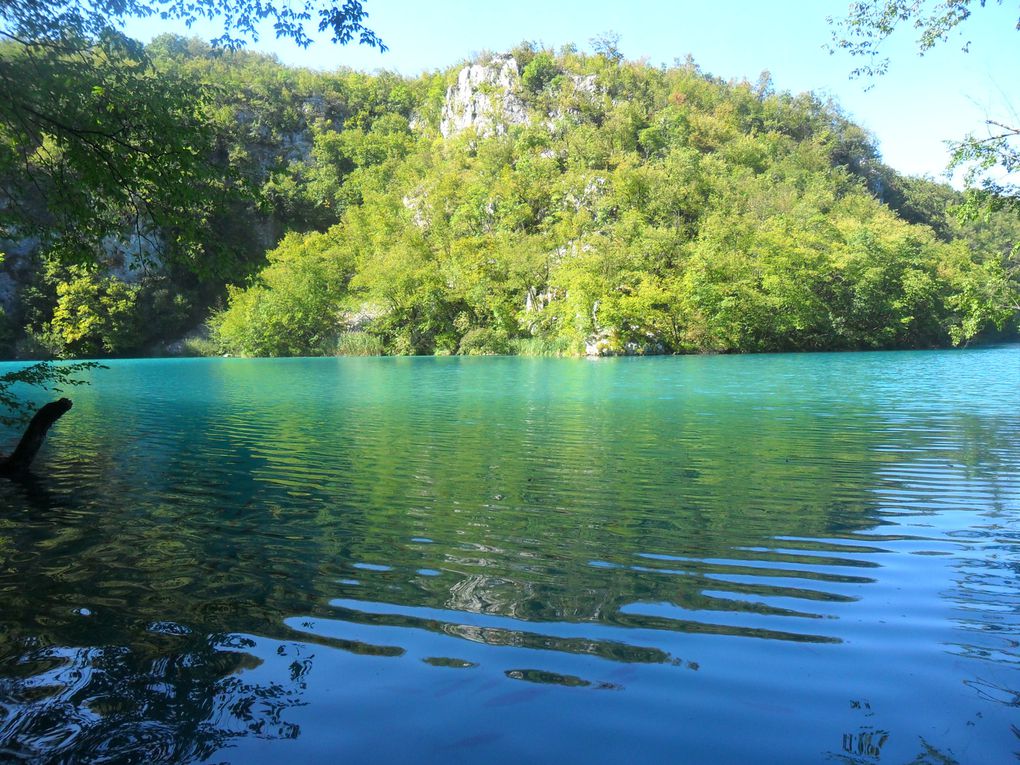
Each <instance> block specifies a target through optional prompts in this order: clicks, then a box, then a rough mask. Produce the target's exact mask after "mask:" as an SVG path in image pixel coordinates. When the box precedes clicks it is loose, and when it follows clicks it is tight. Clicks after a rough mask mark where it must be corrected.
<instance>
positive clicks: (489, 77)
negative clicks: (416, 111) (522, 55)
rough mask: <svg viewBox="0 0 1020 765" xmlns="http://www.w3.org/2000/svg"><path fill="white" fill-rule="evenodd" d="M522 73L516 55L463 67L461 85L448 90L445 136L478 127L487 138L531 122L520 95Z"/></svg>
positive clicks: (441, 126) (442, 130) (443, 123)
mask: <svg viewBox="0 0 1020 765" xmlns="http://www.w3.org/2000/svg"><path fill="white" fill-rule="evenodd" d="M519 87H520V76H519V75H518V73H517V61H516V59H514V57H513V56H497V57H496V58H494V59H492V61H490V62H489V63H488V64H472V65H471V66H466V67H464V68H463V69H461V70H460V74H458V75H457V84H456V85H454V86H453V87H451V88H449V89H448V90H447V91H446V103H444V104H443V116H442V119H441V120H440V123H439V132H440V133H442V135H443V137H444V138H449V137H450V136H454V135H457V134H458V133H462V132H464V131H465V130H468V129H469V128H474V129H475V130H476V131H478V134H479V135H480V136H482V137H484V138H488V137H491V136H494V135H503V134H504V133H506V131H507V128H509V127H510V126H511V125H525V124H527V123H528V109H527V107H526V106H525V105H524V102H523V101H522V100H521V98H520V96H519V95H517V94H518V91H519Z"/></svg>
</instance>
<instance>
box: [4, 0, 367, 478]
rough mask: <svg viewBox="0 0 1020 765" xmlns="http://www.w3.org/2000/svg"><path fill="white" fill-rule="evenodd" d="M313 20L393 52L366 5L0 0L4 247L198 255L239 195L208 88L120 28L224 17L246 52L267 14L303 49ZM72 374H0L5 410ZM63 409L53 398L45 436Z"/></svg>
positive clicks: (77, 257)
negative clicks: (224, 159) (18, 388)
mask: <svg viewBox="0 0 1020 765" xmlns="http://www.w3.org/2000/svg"><path fill="white" fill-rule="evenodd" d="M313 16H314V17H315V18H316V19H317V21H318V30H319V31H320V32H330V33H331V35H332V39H333V42H335V43H339V44H341V45H343V44H347V43H349V42H351V41H353V40H354V39H355V38H357V39H358V40H359V42H361V43H363V44H366V45H370V46H373V47H378V48H380V49H381V50H385V45H384V44H383V42H382V40H381V39H380V38H379V37H378V36H377V35H376V34H375V32H373V31H372V30H371V29H369V28H368V27H366V26H365V24H364V22H365V20H366V18H367V14H366V12H365V10H364V7H363V4H362V3H361V2H359V1H358V0H342V2H340V0H337V1H336V2H330V1H329V0H326V1H325V2H313V0H299V2H296V3H288V2H274V1H273V0H268V2H267V1H265V0H42V1H40V0H0V242H2V241H3V240H8V241H10V240H15V241H17V240H22V241H24V240H26V239H28V240H31V239H35V240H37V241H38V242H39V243H40V246H42V247H46V248H48V249H50V250H51V251H55V252H56V253H57V254H58V255H59V256H60V258H61V259H62V260H64V261H67V262H79V263H91V264H94V263H96V262H97V261H99V260H100V258H101V253H102V252H103V248H104V244H105V243H106V242H107V241H108V240H109V239H110V238H114V239H118V240H121V241H123V240H127V241H129V242H130V244H131V245H132V246H133V247H134V249H135V250H136V253H137V255H138V256H140V257H141V258H143V259H144V258H146V257H150V256H151V255H152V254H153V253H154V252H158V253H159V254H160V255H161V256H162V257H164V259H165V258H166V257H169V256H178V257H180V256H184V257H186V256H188V255H189V254H194V252H195V250H196V248H198V247H199V246H200V242H199V241H198V235H199V233H200V232H201V231H202V225H201V224H202V222H203V220H204V216H206V215H208V214H209V211H210V210H211V209H212V207H213V204H214V202H215V201H216V200H217V199H218V198H221V197H222V196H223V195H229V194H232V193H237V192H238V191H239V189H238V188H237V187H236V184H232V183H231V179H229V178H226V177H224V175H223V172H222V167H221V166H220V165H219V164H218V163H217V161H216V140H215V135H214V134H213V132H212V131H211V130H210V129H209V125H210V124H211V122H210V121H208V120H205V119H203V109H204V106H205V104H206V101H207V99H206V92H205V91H206V89H205V86H204V85H203V84H202V83H200V82H197V81H195V80H192V79H188V78H185V77H179V76H170V75H169V74H167V73H165V72H164V73H160V74H159V75H158V76H157V74H156V72H155V71H154V69H153V67H152V64H151V62H150V61H149V60H148V57H147V56H146V53H145V50H144V48H143V47H142V46H141V44H139V43H137V42H134V41H132V40H130V39H128V38H127V37H125V36H124V35H123V34H121V33H120V31H119V30H120V28H121V27H122V26H123V24H124V21H125V20H126V19H128V18H132V17H134V18H150V17H158V18H162V19H177V20H183V21H185V22H186V23H187V24H189V25H190V24H192V23H193V22H195V21H198V20H200V19H205V20H216V19H218V20H220V21H221V22H222V29H223V32H222V34H221V35H220V36H219V37H217V38H216V40H215V41H214V42H215V43H217V44H219V45H221V46H224V47H227V48H238V47H241V46H243V45H244V44H245V43H246V42H248V41H254V40H257V39H258V34H259V25H260V24H262V23H263V22H270V23H272V27H273V30H274V32H275V34H276V36H277V37H283V38H290V39H291V40H293V41H294V42H295V43H296V44H298V45H301V46H306V45H308V44H309V43H310V42H311V38H310V36H309V31H308V30H309V25H310V24H311V23H312V20H313ZM193 265H196V266H197V265H199V264H197V263H193ZM68 374H69V373H68V371H67V368H63V369H61V368H55V367H51V366H47V365H43V366H36V367H31V368H30V369H29V370H22V371H20V372H17V373H11V374H8V375H5V376H3V377H0V409H2V410H4V411H7V412H10V413H12V414H13V415H15V416H16V415H18V414H24V412H23V411H22V410H23V408H24V407H23V405H22V404H21V402H20V400H19V399H18V398H16V397H14V396H13V395H12V394H11V386H12V385H13V384H14V383H16V382H22V383H27V384H29V385H46V384H51V383H53V382H62V381H63V382H67V381H68V380H69V379H71V378H69V377H68ZM67 408H69V407H53V406H52V405H51V408H50V409H49V410H47V411H49V412H50V413H51V414H52V415H55V416H53V419H52V420H47V421H48V424H47V425H46V428H43V429H42V430H41V434H42V436H45V431H46V430H47V429H48V428H49V425H52V423H53V422H55V421H56V419H57V418H58V417H59V416H61V415H62V414H63V413H64V412H65V411H67ZM5 418H7V419H9V418H8V417H7V416H6V415H5ZM29 430H30V431H32V426H30V428H29ZM35 432H36V433H39V432H40V431H39V429H38V428H36V430H35ZM26 437H27V436H26ZM39 442H40V443H41V439H40V441H39ZM19 451H20V450H19ZM32 455H34V450H32ZM28 461H29V462H30V459H29V460H28ZM20 464H24V465H26V466H27V464H28V463H27V462H23V463H19V465H20ZM21 470H22V469H21V467H19V468H18V470H17V471H14V472H21Z"/></svg>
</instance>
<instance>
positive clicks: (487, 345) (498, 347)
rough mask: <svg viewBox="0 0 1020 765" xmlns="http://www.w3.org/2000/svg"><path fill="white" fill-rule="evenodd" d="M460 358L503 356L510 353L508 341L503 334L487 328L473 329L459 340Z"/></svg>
mask: <svg viewBox="0 0 1020 765" xmlns="http://www.w3.org/2000/svg"><path fill="white" fill-rule="evenodd" d="M458 353H460V355H461V356H503V355H506V354H508V353H510V339H509V338H508V337H507V336H506V334H505V333H503V332H500V331H499V330H496V329H490V328H488V327H475V328H474V329H471V330H468V332H467V333H466V334H465V335H464V337H462V338H461V339H460V348H459V350H458Z"/></svg>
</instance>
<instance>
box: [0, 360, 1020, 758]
mask: <svg viewBox="0 0 1020 765" xmlns="http://www.w3.org/2000/svg"><path fill="white" fill-rule="evenodd" d="M109 367H110V368H109V369H107V370H97V371H95V372H93V373H92V378H93V383H94V384H93V385H92V386H91V387H88V388H83V389H77V390H75V391H74V397H75V407H74V409H73V410H72V411H71V412H70V413H69V414H68V415H67V416H66V417H65V418H64V419H63V420H62V421H61V422H60V423H59V424H58V426H57V427H56V429H55V430H54V433H53V435H52V436H51V441H50V443H49V444H48V445H47V447H46V449H45V450H44V452H43V454H42V455H41V457H40V460H41V462H40V464H39V465H38V466H37V472H38V473H39V474H40V475H42V476H45V478H43V479H41V480H38V481H35V482H29V483H26V484H12V483H9V482H0V508H2V510H0V761H3V762H6V761H13V762H18V761H25V762H40V763H50V762H52V763H57V762H89V763H122V762H125V763H131V762H138V763H149V762H163V761H166V762H192V761H194V762H217V763H218V762H233V763H262V762H265V763H274V765H275V763H278V762H279V761H280V758H291V760H292V761H293V762H301V763H306V762H307V763H317V762H323V763H332V762H340V761H353V762H369V761H372V762H415V763H417V762H448V761H485V762H495V763H498V762H515V763H516V762H526V761H542V762H545V761H565V762H573V761H579V762H580V761H586V762H592V761H599V762H609V761H616V762H681V761H685V762H709V761H710V762H718V763H743V762H783V763H794V762H804V763H813V762H822V761H833V762H847V763H875V762H891V763H905V762H919V763H921V762H931V763H951V762H959V763H996V762H1007V761H1011V760H1014V759H1016V758H1017V757H1018V756H1020V727H1018V726H1020V644H1018V641H1020V587H1018V585H1020V582H1018V579H1020V348H1016V347H1012V348H999V349H986V350H975V351H961V352H919V353H895V354H894V353H866V354H817V355H778V356H749V357H712V358H702V357H689V358H655V359H619V360H598V361H583V360H545V359H512V358H497V359H382V358H370V359H339V360H337V359H317V360H252V361H248V360H239V359H218V360H178V361H163V360H146V361H124V362H112V363H110V365H109ZM6 368H7V367H6V366H5V365H0V371H3V370H4V369H6ZM8 436H9V437H10V438H11V439H13V437H14V434H13V433H9V434H8Z"/></svg>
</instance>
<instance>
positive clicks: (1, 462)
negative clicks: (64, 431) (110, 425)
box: [0, 398, 71, 478]
mask: <svg viewBox="0 0 1020 765" xmlns="http://www.w3.org/2000/svg"><path fill="white" fill-rule="evenodd" d="M70 408H71V399H69V398H62V399H60V400H59V401H51V402H50V403H48V404H46V406H44V407H43V408H42V409H40V410H39V411H38V412H36V413H35V416H34V417H33V418H32V421H31V422H30V423H28V427H27V428H26V429H25V435H23V436H22V437H21V441H19V442H18V446H17V448H16V449H15V450H14V452H13V453H12V454H11V456H9V457H6V458H5V457H0V476H2V477H4V478H18V477H21V476H24V475H25V474H26V473H28V469H29V467H31V465H32V460H34V459H35V455H36V454H37V453H38V452H39V449H40V447H42V445H43V441H45V440H46V434H47V433H49V430H50V428H52V427H53V423H55V422H56V421H57V420H59V419H60V418H61V417H63V416H64V415H65V414H66V413H67V410H68V409H70Z"/></svg>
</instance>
